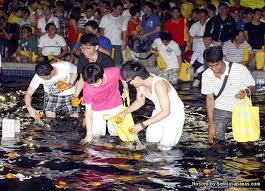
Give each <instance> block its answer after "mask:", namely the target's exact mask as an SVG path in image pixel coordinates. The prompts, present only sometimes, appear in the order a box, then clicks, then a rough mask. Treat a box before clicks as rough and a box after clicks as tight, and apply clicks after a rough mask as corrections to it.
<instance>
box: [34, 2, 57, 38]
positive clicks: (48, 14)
mask: <svg viewBox="0 0 265 191" xmlns="http://www.w3.org/2000/svg"><path fill="white" fill-rule="evenodd" d="M48 23H54V24H55V26H56V28H57V29H59V20H58V18H57V17H54V16H53V15H52V11H51V7H50V6H48V5H44V7H43V16H42V17H41V18H40V19H39V20H38V26H37V27H38V30H39V36H41V35H43V34H44V33H45V32H46V30H45V27H46V25H47V24H48Z"/></svg>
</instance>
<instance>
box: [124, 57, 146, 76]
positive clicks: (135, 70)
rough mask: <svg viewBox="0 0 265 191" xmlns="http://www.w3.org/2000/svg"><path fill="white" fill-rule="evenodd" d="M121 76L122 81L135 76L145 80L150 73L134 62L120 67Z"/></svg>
mask: <svg viewBox="0 0 265 191" xmlns="http://www.w3.org/2000/svg"><path fill="white" fill-rule="evenodd" d="M121 75H122V77H123V79H124V80H128V79H132V78H135V77H136V76H138V77H140V78H142V79H143V80H145V79H147V78H148V77H149V76H150V73H149V72H148V71H147V70H146V68H145V67H144V65H143V64H140V63H139V62H135V61H128V62H126V63H125V64H124V65H123V66H122V68H121Z"/></svg>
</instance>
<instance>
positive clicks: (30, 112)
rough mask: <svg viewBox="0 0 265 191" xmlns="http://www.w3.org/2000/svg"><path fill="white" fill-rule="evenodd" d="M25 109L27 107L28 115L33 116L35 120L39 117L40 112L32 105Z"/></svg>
mask: <svg viewBox="0 0 265 191" xmlns="http://www.w3.org/2000/svg"><path fill="white" fill-rule="evenodd" d="M27 109H28V112H29V115H30V116H31V117H33V118H34V119H36V120H40V118H41V114H40V112H39V111H37V110H36V109H34V108H33V107H29V108H27Z"/></svg>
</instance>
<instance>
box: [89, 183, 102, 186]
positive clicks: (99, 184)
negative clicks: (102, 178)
mask: <svg viewBox="0 0 265 191" xmlns="http://www.w3.org/2000/svg"><path fill="white" fill-rule="evenodd" d="M91 185H92V186H95V187H97V186H101V185H102V183H101V182H91Z"/></svg>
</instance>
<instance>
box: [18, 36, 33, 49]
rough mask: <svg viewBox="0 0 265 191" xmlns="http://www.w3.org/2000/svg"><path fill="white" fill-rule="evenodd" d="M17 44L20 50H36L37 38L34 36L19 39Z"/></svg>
mask: <svg viewBox="0 0 265 191" xmlns="http://www.w3.org/2000/svg"><path fill="white" fill-rule="evenodd" d="M18 44H19V46H20V48H21V50H31V51H33V52H37V40H36V38H35V37H34V36H31V37H29V39H20V40H19V42H18Z"/></svg>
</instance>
